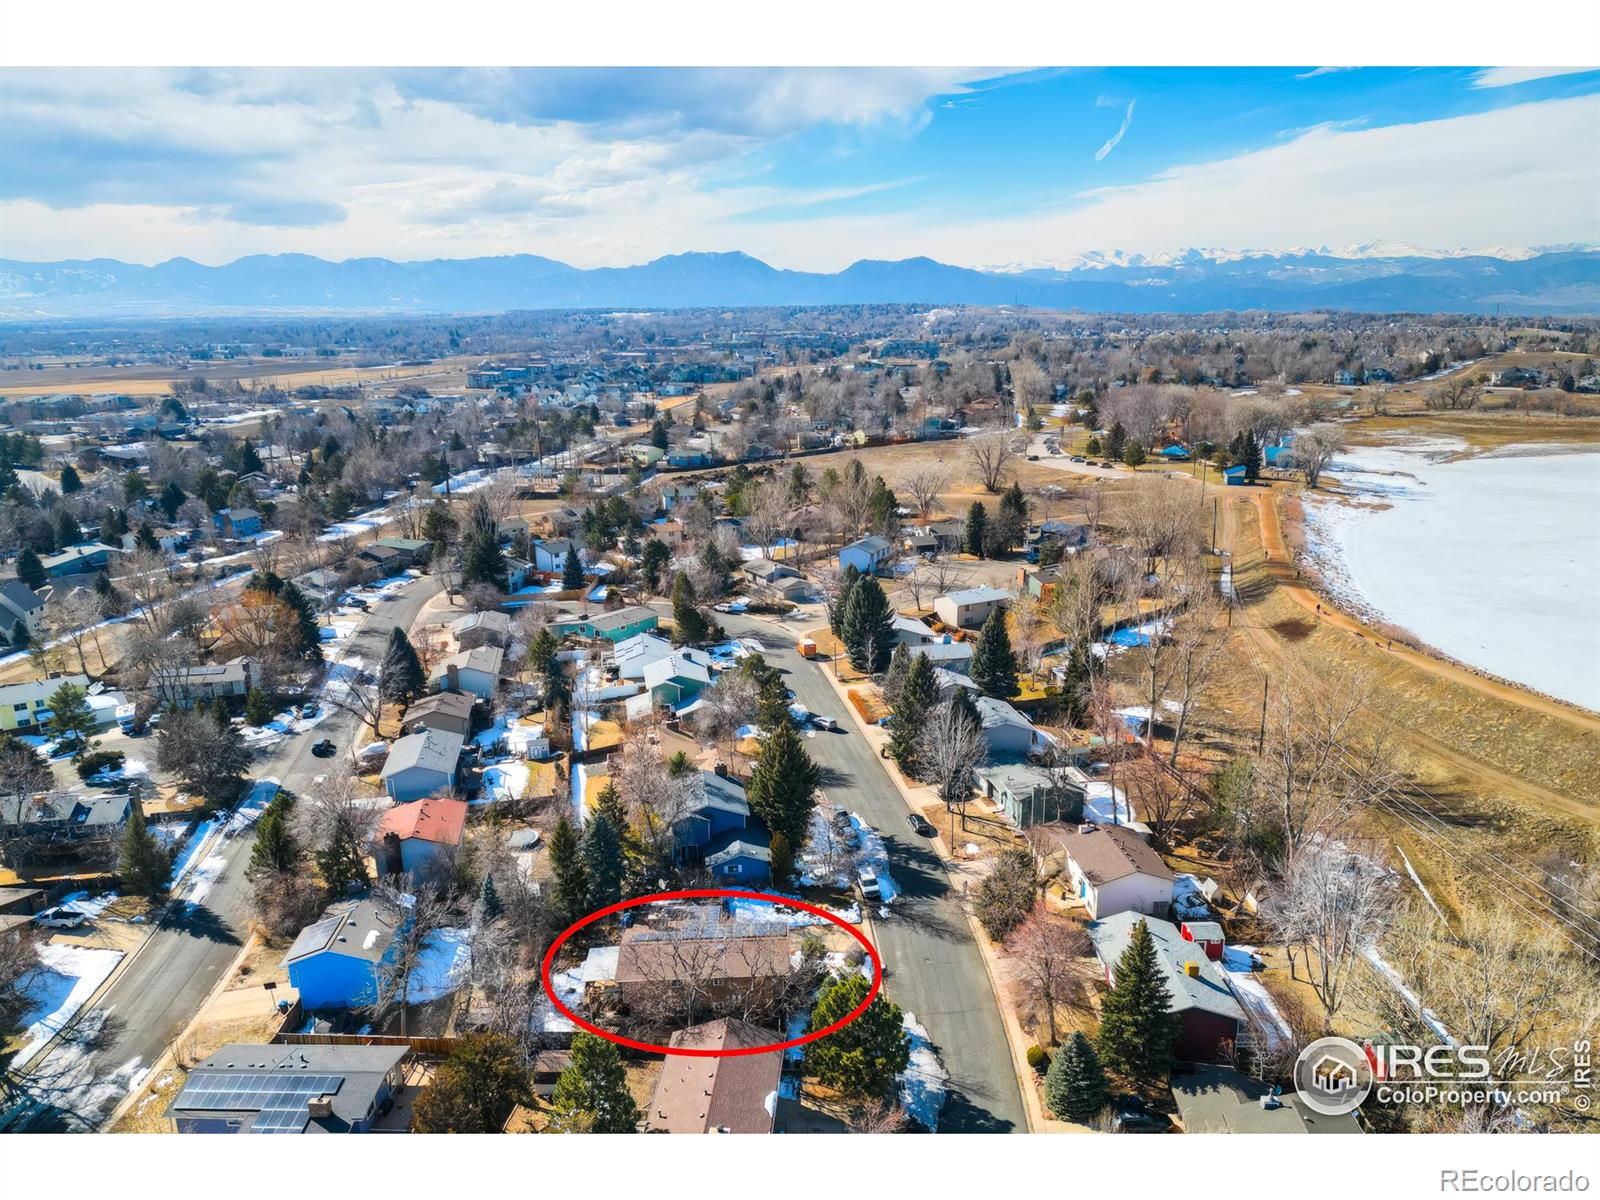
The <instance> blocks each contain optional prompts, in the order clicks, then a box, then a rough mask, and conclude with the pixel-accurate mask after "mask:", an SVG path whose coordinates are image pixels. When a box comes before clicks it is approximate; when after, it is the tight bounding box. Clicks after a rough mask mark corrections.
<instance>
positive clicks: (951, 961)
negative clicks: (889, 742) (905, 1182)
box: [717, 613, 1027, 1133]
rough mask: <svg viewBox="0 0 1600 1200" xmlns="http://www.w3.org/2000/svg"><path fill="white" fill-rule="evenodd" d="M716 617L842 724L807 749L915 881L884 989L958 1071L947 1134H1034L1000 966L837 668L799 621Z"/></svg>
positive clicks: (833, 796) (888, 957)
mask: <svg viewBox="0 0 1600 1200" xmlns="http://www.w3.org/2000/svg"><path fill="white" fill-rule="evenodd" d="M717 619H718V621H720V622H721V624H722V626H723V628H725V629H726V630H727V631H728V632H729V633H730V634H734V635H736V636H739V637H749V638H754V639H757V640H759V641H760V642H761V644H762V645H763V647H764V648H765V649H764V654H765V657H766V659H767V661H768V662H769V663H771V664H772V665H773V666H775V667H777V668H778V669H779V670H781V671H783V672H784V673H785V675H786V676H787V677H788V684H789V686H790V687H792V688H793V689H794V692H795V697H796V699H797V700H798V702H799V703H800V704H803V705H804V706H805V707H806V708H808V709H810V710H811V711H812V712H814V713H820V714H822V715H823V716H828V717H832V718H833V719H834V720H835V721H837V722H838V723H839V728H840V732H835V733H824V732H819V733H817V734H816V736H815V737H811V738H807V739H806V742H805V745H806V749H807V750H808V751H809V752H810V754H811V757H812V758H813V759H814V760H815V761H816V762H817V764H818V765H819V766H821V767H822V769H823V773H824V778H823V782H822V789H823V791H824V792H826V793H827V795H828V799H829V800H831V801H833V802H835V803H838V804H842V805H844V806H845V807H846V808H848V809H850V810H851V811H853V812H856V813H858V814H860V815H861V817H863V818H864V819H865V820H866V821H867V822H868V823H869V824H871V825H873V826H874V827H875V828H877V829H878V830H879V831H880V832H881V833H882V834H883V839H884V842H885V844H886V845H887V847H888V850H889V863H890V870H891V872H892V873H893V875H894V877H895V880H896V881H897V882H898V883H899V884H900V886H901V888H903V889H904V893H903V895H902V896H901V898H900V899H899V900H898V901H896V903H895V906H894V909H893V915H892V916H890V917H888V918H885V919H882V920H875V921H874V922H873V933H874V935H875V936H876V938H877V946H878V951H879V953H880V954H882V956H883V965H884V968H885V970H886V971H887V976H886V978H885V980H884V990H885V991H886V992H887V993H888V995H889V997H890V999H892V1000H893V1001H894V1002H895V1003H896V1004H898V1005H899V1006H900V1007H901V1008H902V1009H904V1010H906V1011H908V1012H913V1013H915V1014H916V1016H917V1019H918V1020H919V1021H921V1022H922V1023H923V1025H924V1026H926V1027H927V1030H928V1034H929V1036H930V1037H931V1038H932V1040H933V1043H934V1047H935V1049H936V1050H937V1051H938V1053H939V1057H940V1058H941V1059H942V1060H943V1062H944V1065H945V1069H946V1070H947V1071H949V1073H950V1086H951V1097H950V1100H949V1103H948V1104H947V1106H946V1107H945V1110H944V1114H943V1115H942V1116H941V1118H940V1121H939V1130H940V1132H944V1133H1023V1132H1026V1130H1027V1122H1026V1119H1025V1117H1024V1115H1023V1107H1022V1094H1021V1092H1020V1091H1018V1089H1017V1080H1016V1076H1015V1074H1014V1073H1013V1071H1012V1066H1011V1061H1012V1060H1011V1048H1010V1045H1009V1044H1008V1043H1007V1041H1006V1035H1005V1028H1004V1026H1003V1024H1002V1023H1001V1019H1000V1011H999V1008H998V1005H997V1002H996V1000H995V996H994V992H993V990H992V989H991V987H990V986H989V974H988V971H987V969H986V968H985V967H984V963H983V957H982V955H981V954H980V953H979V951H978V947H977V944H976V943H975V942H974V941H973V936H972V929H971V927H970V926H969V925H968V923H967V914H966V911H965V909H964V908H963V905H962V900H961V896H960V894H959V889H958V888H957V887H956V886H955V885H953V884H952V882H951V879H950V876H949V874H948V873H947V871H946V870H945V867H944V863H943V860H941V859H940V858H939V856H938V855H937V854H935V853H934V852H933V849H932V847H931V846H930V845H929V844H928V842H927V840H926V839H925V838H920V837H916V836H914V835H913V834H912V833H911V831H910V830H909V829H908V828H907V826H906V814H907V813H908V812H910V811H911V810H910V809H909V808H908V807H907V806H906V803H905V801H904V799H902V798H901V795H900V792H899V790H898V789H897V788H896V787H895V785H894V781H893V780H891V779H890V778H889V774H888V772H887V771H885V770H884V767H883V764H882V762H881V761H880V760H879V759H878V756H877V754H876V753H875V752H874V751H873V750H872V749H871V748H870V747H869V746H868V745H867V743H866V740H865V739H864V738H863V737H862V736H861V734H860V733H859V732H858V731H857V730H856V728H855V722H854V720H853V719H852V718H851V715H850V714H849V713H848V712H847V711H846V709H845V704H844V702H843V701H842V700H841V699H840V697H839V694H838V693H837V692H835V691H834V690H833V687H832V686H831V685H830V684H829V683H828V681H827V680H826V679H825V678H823V676H822V674H821V672H822V671H823V670H825V669H826V668H824V667H822V666H819V665H817V664H815V663H811V662H808V661H806V660H805V659H803V658H801V657H800V655H799V654H798V653H796V651H795V648H794V645H795V640H796V639H797V638H798V637H799V631H798V628H797V629H796V630H795V631H794V632H790V631H789V630H788V629H787V628H784V627H780V626H778V625H777V624H775V623H768V622H764V621H757V620H754V619H752V618H749V617H739V616H733V615H726V614H721V613H719V614H718V615H717ZM796 625H797V627H798V626H799V625H800V623H799V622H796Z"/></svg>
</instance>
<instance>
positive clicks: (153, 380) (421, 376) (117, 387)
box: [0, 357, 478, 397]
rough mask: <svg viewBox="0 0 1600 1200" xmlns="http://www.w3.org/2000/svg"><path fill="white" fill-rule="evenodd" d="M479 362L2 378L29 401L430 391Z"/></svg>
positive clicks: (5, 389) (105, 370)
mask: <svg viewBox="0 0 1600 1200" xmlns="http://www.w3.org/2000/svg"><path fill="white" fill-rule="evenodd" d="M477 361H478V360H477V358H476V357H458V358H449V359H440V360H439V361H438V362H434V363H430V364H428V365H426V366H416V367H400V366H376V367H358V366H351V365H341V364H338V363H330V362H329V361H328V360H326V359H293V358H251V359H230V360H227V361H225V362H220V363H209V362H206V363H195V364H191V365H190V366H189V367H188V368H187V369H180V368H179V367H177V366H161V365H151V366H143V367H76V366H66V365H61V366H47V367H45V368H44V369H43V370H39V371H8V372H4V373H0V396H5V397H28V396H41V395H51V394H54V393H58V392H120V393H123V394H126V395H130V396H159V395H165V394H166V393H167V392H168V391H170V390H171V385H172V384H173V383H177V382H181V381H188V380H196V379H204V380H206V382H207V383H238V384H240V385H242V386H246V387H257V388H260V387H269V386H273V385H276V386H279V387H282V388H286V389H287V388H295V387H305V386H308V385H313V386H321V387H342V386H347V385H350V384H394V383H402V382H406V381H414V382H418V383H424V384H426V385H428V386H431V387H439V388H459V387H465V386H466V372H467V368H468V367H470V366H475V365H476V363H477Z"/></svg>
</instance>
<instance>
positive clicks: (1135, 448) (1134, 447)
mask: <svg viewBox="0 0 1600 1200" xmlns="http://www.w3.org/2000/svg"><path fill="white" fill-rule="evenodd" d="M1122 461H1123V462H1125V463H1126V464H1127V465H1128V466H1130V467H1142V466H1144V447H1143V446H1141V445H1139V443H1138V442H1129V443H1128V447H1127V449H1125V450H1124V451H1123V452H1122Z"/></svg>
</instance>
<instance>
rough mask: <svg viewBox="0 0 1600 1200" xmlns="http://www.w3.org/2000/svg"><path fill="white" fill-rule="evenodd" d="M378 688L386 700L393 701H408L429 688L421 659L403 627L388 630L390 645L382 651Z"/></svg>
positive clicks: (401, 702)
mask: <svg viewBox="0 0 1600 1200" xmlns="http://www.w3.org/2000/svg"><path fill="white" fill-rule="evenodd" d="M378 688H379V691H380V692H381V693H382V694H383V698H384V699H385V700H390V701H393V702H394V703H396V704H410V703H411V702H412V701H413V700H415V699H416V698H417V697H418V696H420V695H422V693H423V692H425V691H427V690H428V678H427V676H426V675H424V674H423V671H422V661H421V660H420V659H419V658H418V657H417V651H416V647H414V646H412V644H411V639H410V638H408V637H407V636H406V631H405V629H404V628H403V627H402V626H399V625H396V626H395V627H394V628H393V629H392V630H390V631H389V645H388V647H387V649H385V650H384V654H383V666H382V667H381V668H380V670H379V672H378Z"/></svg>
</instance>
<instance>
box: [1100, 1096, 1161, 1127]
mask: <svg viewBox="0 0 1600 1200" xmlns="http://www.w3.org/2000/svg"><path fill="white" fill-rule="evenodd" d="M1111 1128H1112V1130H1113V1132H1116V1133H1170V1132H1171V1130H1172V1122H1171V1121H1169V1120H1168V1119H1167V1117H1166V1115H1165V1114H1164V1113H1158V1112H1156V1111H1155V1110H1154V1109H1153V1108H1151V1107H1150V1106H1149V1105H1148V1104H1146V1103H1145V1102H1144V1101H1143V1100H1141V1099H1139V1098H1138V1097H1137V1096H1119V1097H1118V1098H1117V1102H1116V1105H1115V1107H1114V1110H1113V1112H1112V1114H1111Z"/></svg>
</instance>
